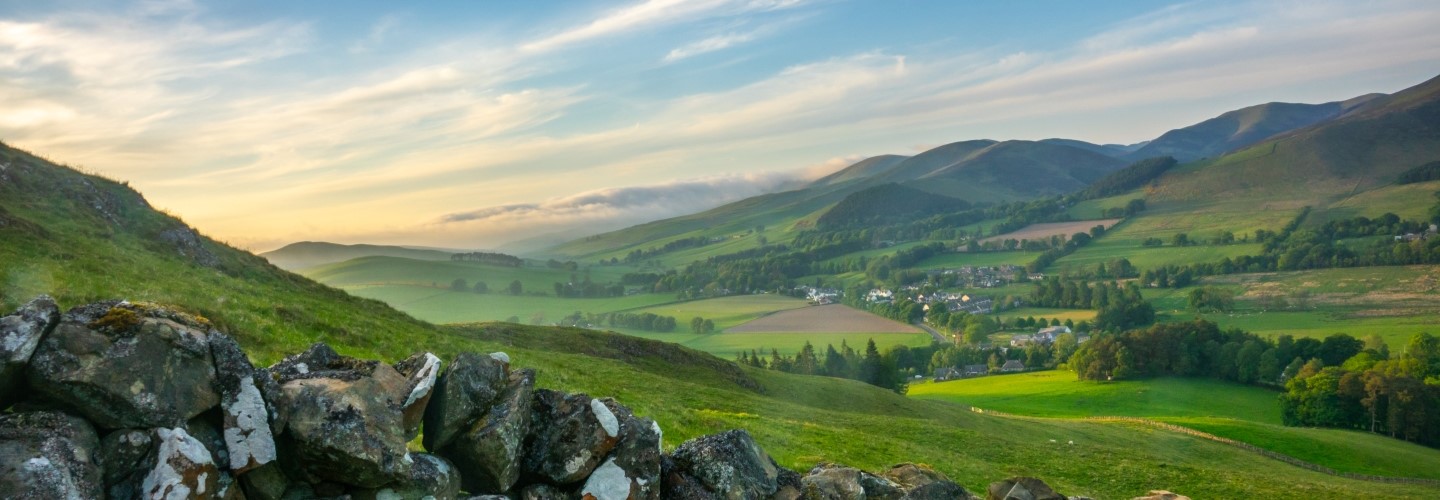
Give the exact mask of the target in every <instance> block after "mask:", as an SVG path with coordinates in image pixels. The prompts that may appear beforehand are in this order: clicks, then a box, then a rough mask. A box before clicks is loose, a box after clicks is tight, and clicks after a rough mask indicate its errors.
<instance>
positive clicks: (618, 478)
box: [580, 398, 662, 500]
mask: <svg viewBox="0 0 1440 500" xmlns="http://www.w3.org/2000/svg"><path fill="white" fill-rule="evenodd" d="M600 402H601V403H602V404H604V405H605V407H606V408H608V409H609V410H610V413H611V414H613V415H614V416H615V418H616V420H617V421H618V423H619V428H620V440H619V442H617V443H616V444H615V448H614V449H613V450H611V451H610V458H609V460H606V461H605V462H603V463H601V464H600V466H599V467H597V468H596V469H595V471H594V472H591V473H590V477H589V478H587V479H586V480H585V485H584V486H582V487H581V488H580V495H581V496H582V497H584V498H596V499H600V500H610V499H614V500H625V499H631V500H641V499H655V498H659V496H660V456H661V455H662V453H661V449H660V439H661V431H660V424H657V423H655V421H654V420H651V419H648V418H639V417H636V416H635V414H634V413H633V412H631V411H630V409H629V408H626V407H625V406H624V405H621V404H620V403H617V402H616V401H615V400H613V399H610V398H605V399H601V400H600Z"/></svg>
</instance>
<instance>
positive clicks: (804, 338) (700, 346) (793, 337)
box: [616, 328, 931, 359]
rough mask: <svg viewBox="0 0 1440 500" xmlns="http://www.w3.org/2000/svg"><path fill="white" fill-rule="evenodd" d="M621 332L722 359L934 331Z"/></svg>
mask: <svg viewBox="0 0 1440 500" xmlns="http://www.w3.org/2000/svg"><path fill="white" fill-rule="evenodd" d="M616 330H617V331H619V332H620V333H624V334H626V335H632V336H636V337H643V338H647V339H652V340H660V341H664V342H670V343H674V344H680V345H683V346H685V347H689V348H691V349H695V350H697V351H704V352H707V353H710V354H713V355H715V356H716V357H718V358H722V359H734V358H735V355H736V354H739V353H740V352H741V351H745V352H749V351H751V350H754V351H755V352H757V353H761V354H764V355H765V356H766V357H767V359H768V357H769V355H770V350H771V349H774V350H776V351H779V352H780V354H783V355H786V356H790V355H794V354H795V353H796V352H799V351H800V348H801V347H804V346H805V343H806V342H809V343H810V345H812V346H815V348H816V350H817V351H819V352H820V353H821V354H824V350H825V346H826V345H827V344H829V345H833V346H835V349H837V350H838V349H840V344H841V342H844V343H846V344H849V345H850V347H851V348H853V349H855V350H857V351H863V350H864V349H865V343H866V342H867V341H869V340H874V341H875V345H876V346H877V347H879V348H880V350H881V351H884V350H885V349H887V348H889V347H892V346H897V345H903V346H908V347H924V346H928V345H930V341H931V339H930V334H928V333H800V332H777V333H711V334H707V335H697V334H694V333H689V332H684V333H680V332H672V333H655V332H642V331H638V330H636V331H631V330H626V329H623V328H620V329H616Z"/></svg>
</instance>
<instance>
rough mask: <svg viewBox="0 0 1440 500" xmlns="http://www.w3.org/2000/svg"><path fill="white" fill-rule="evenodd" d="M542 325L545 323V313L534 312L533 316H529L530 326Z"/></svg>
mask: <svg viewBox="0 0 1440 500" xmlns="http://www.w3.org/2000/svg"><path fill="white" fill-rule="evenodd" d="M544 323H545V313H544V312H542V311H535V314H531V315H530V324H532V325H540V324H544Z"/></svg>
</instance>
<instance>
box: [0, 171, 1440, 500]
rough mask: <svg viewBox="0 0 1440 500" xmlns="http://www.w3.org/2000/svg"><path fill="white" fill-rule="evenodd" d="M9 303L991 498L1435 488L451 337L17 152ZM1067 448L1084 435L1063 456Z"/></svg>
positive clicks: (1153, 436)
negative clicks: (557, 398)
mask: <svg viewBox="0 0 1440 500" xmlns="http://www.w3.org/2000/svg"><path fill="white" fill-rule="evenodd" d="M0 162H3V164H4V165H6V168H5V169H4V170H3V171H0V180H3V182H0V210H3V211H0V217H3V221H4V223H3V224H0V283H3V286H0V304H3V305H4V307H5V308H7V309H10V308H14V307H16V306H18V305H19V304H20V303H22V302H23V301H26V300H28V299H29V298H30V297H32V296H33V295H35V294H39V293H50V294H52V295H54V296H55V297H56V299H57V300H58V301H59V302H60V303H61V304H62V305H63V306H67V307H68V306H73V305H77V304H80V303H84V302H88V301H93V300H98V299H105V298H111V297H126V298H129V299H131V300H148V301H157V302H165V303H171V304H175V305H177V306H179V307H181V308H184V309H187V310H189V311H193V312H195V313H198V314H201V315H203V316H205V317H207V318H209V319H210V320H211V321H213V322H214V323H215V324H216V325H217V326H218V327H219V328H221V329H224V330H227V331H229V332H231V333H232V334H234V335H235V336H236V337H237V338H238V339H239V340H240V342H241V343H242V345H244V347H245V348H246V350H247V352H249V353H250V354H251V355H252V356H253V357H254V358H255V361H256V362H259V363H262V364H267V363H270V362H273V361H275V360H277V359H278V358H279V357H280V356H282V355H283V354H286V353H293V352H298V351H299V350H301V349H303V348H304V347H305V346H307V345H308V344H310V343H311V342H315V341H324V342H328V343H330V344H332V345H334V346H335V347H336V348H337V350H339V351H340V352H342V353H344V354H347V355H354V356H363V357H376V358H382V359H386V360H396V359H400V358H402V357H403V356H405V355H407V354H409V353H411V352H413V351H415V350H418V349H422V348H424V349H429V350H433V351H434V352H436V353H437V354H440V355H441V356H442V357H444V358H449V357H450V356H451V355H453V354H454V353H456V352H458V351H461V350H478V351H489V350H505V351H506V352H508V353H510V354H511V355H512V356H514V358H515V359H516V360H517V364H518V365H520V366H528V367H535V368H538V369H540V377H539V383H540V385H542V386H545V387H554V388H559V389H564V390H570V391H586V392H590V393H593V394H603V395H610V396H614V397H616V398H618V399H619V400H620V401H622V402H624V403H626V404H627V405H629V406H631V407H632V408H634V409H635V410H636V412H637V413H639V414H641V415H645V416H651V417H654V418H655V419H656V420H658V421H660V422H661V425H662V426H663V427H664V429H665V433H664V443H665V446H666V447H673V446H675V445H676V444H677V443H679V442H681V441H683V440H685V439H689V438H692V437H695V436H698V435H700V434H704V433H711V432H715V431H719V430H722V429H728V428H734V427H742V428H746V429H748V430H749V431H750V432H751V433H752V434H754V435H755V437H756V440H757V441H758V442H759V443H760V444H761V445H763V446H764V447H765V448H766V449H767V450H768V451H770V452H771V454H773V455H774V456H775V457H776V459H777V460H779V461H780V463H781V464H782V465H784V466H787V467H791V468H796V469H805V468H808V467H810V466H812V465H813V464H814V463H815V462H817V461H820V460H832V461H839V462H844V463H847V464H851V465H855V466H859V467H863V468H867V469H878V468H881V467H883V466H887V465H890V464H892V463H895V462H898V461H902V460H909V461H916V462H922V463H929V464H933V465H934V466H935V467H937V468H938V469H940V470H941V471H943V472H945V473H946V474H948V475H950V477H952V478H954V479H956V480H957V481H959V482H961V483H963V484H965V485H967V486H969V487H971V488H972V489H973V488H983V486H984V485H985V484H988V483H989V482H990V481H994V480H997V479H1000V478H1003V477H1007V476H1010V475H1021V474H1023V475H1034V476H1040V477H1043V478H1045V480H1046V481H1047V482H1049V483H1050V484H1052V485H1055V486H1056V487H1057V488H1059V489H1061V490H1062V491H1066V492H1067V493H1071V494H1081V495H1088V496H1094V497H1101V498H1110V497H1129V496H1134V495H1138V494H1141V493H1143V492H1145V491H1147V490H1149V489H1152V488H1157V487H1161V488H1168V489H1172V490H1177V491H1182V492H1185V493H1187V494H1189V495H1194V496H1195V497H1198V498H1238V497H1272V498H1308V497H1312V496H1316V495H1321V494H1323V495H1327V496H1339V497H1345V498H1366V497H1372V498H1385V497H1405V496H1410V497H1413V496H1417V495H1418V496H1434V495H1437V494H1440V489H1434V488H1424V487H1418V486H1402V485H1387V484H1378V483H1366V482H1360V481H1354V480H1347V479H1342V478H1337V477H1332V476H1326V475H1323V474H1318V473H1314V472H1309V471H1305V470H1302V469H1298V468H1295V467H1290V466H1286V465H1283V464H1280V463H1278V462H1275V461H1273V460H1271V459H1268V458H1264V457H1261V456H1259V455H1256V454H1253V453H1250V452H1245V451H1243V450H1239V449H1236V448H1233V447H1229V446H1224V445H1220V444H1217V443H1212V442H1209V441H1204V440H1198V439H1195V438H1192V437H1189V436H1185V435H1181V434H1175V433H1169V432H1161V431H1156V430H1154V429H1150V428H1145V427H1136V426H1132V425H1128V424H1122V423H1098V422H1082V421H1028V420H1016V419H1008V418H996V417H990V416H984V415H977V414H973V413H971V412H969V411H967V410H965V409H962V408H959V407H956V406H953V405H947V404H942V403H934V402H926V401H919V400H915V399H909V398H905V397H902V396H898V395H896V394H894V393H891V392H889V391H884V390H878V389H875V388H873V387H870V386H867V385H864V384H861V383H857V382H853V381H847V380H839V379H830V378H822V377H807V376H794V375H787V374H783V373H776V372H769V371H761V370H754V369H748V368H738V367H736V366H735V365H733V364H730V363H728V362H725V361H721V360H718V359H716V358H713V357H710V356H707V355H704V354H701V353H698V352H696V351H693V350H689V349H685V348H680V347H675V346H672V345H668V344H665V343H661V342H654V341H647V340H642V339H634V338H631V337H625V336H620V335H614V334H607V333H601V332H591V331H583V330H574V329H554V328H534V327H521V326H517V325H509V324H489V325H472V326H462V327H446V328H442V327H436V326H434V325H431V324H428V323H424V322H420V321H417V320H414V319H413V318H410V317H409V316H407V315H405V314H402V313H399V312H397V311H395V310H394V309H391V308H390V307H388V306H386V305H384V304H382V303H380V302H377V301H373V300H367V299H361V298H356V297H353V296H350V295H347V294H345V293H343V292H341V291H339V290H336V289H333V288H329V287H326V286H323V285H319V284H317V283H315V282H313V281H310V280H308V279H305V278H302V277H300V276H298V275H294V274H291V273H288V272H286V271H283V270H280V269H279V268H276V267H274V266H272V265H270V264H268V263H266V262H265V261H264V260H263V259H260V258H259V257H255V256H253V255H249V254H247V253H244V252H241V251H238V250H235V249H233V248H230V247H227V246H224V245H221V244H218V243H216V242H214V241H212V240H209V239H207V238H204V237H199V236H195V235H194V233H193V232H190V231H189V230H188V228H186V227H185V226H184V225H183V223H181V222H180V221H179V220H177V219H174V218H173V217H170V216H167V215H164V214H161V213H159V212H156V211H154V210H152V209H150V208H149V206H148V205H147V204H146V203H145V202H144V200H143V199H142V198H141V197H140V196H139V195H138V194H137V193H135V192H134V191H133V190H130V189H129V188H127V187H125V186H122V185H120V184H118V183H114V182H111V181H107V180H105V179H102V178H98V177H94V176H88V175H84V174H80V173H78V172H75V171H73V170H70V169H65V168H61V167H58V166H55V165H53V164H50V163H49V162H46V161H44V160H41V159H38V158H35V157H33V156H31V155H28V154H26V153H23V152H18V151H14V150H11V149H9V148H4V149H0ZM1050 440H1062V441H1069V440H1073V441H1075V442H1076V445H1075V446H1073V447H1067V448H1058V447H1056V446H1055V445H1054V444H1051V443H1050Z"/></svg>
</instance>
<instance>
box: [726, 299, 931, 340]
mask: <svg viewBox="0 0 1440 500" xmlns="http://www.w3.org/2000/svg"><path fill="white" fill-rule="evenodd" d="M727 331H729V332H731V333H769V332H784V333H861V332H890V333H918V332H920V329H919V328H916V327H914V326H911V325H907V324H905V323H901V322H898V321H895V320H892V319H887V318H882V317H880V316H876V315H874V314H871V313H869V312H866V311H861V310H858V309H855V308H852V307H850V306H845V305H840V304H830V305H824V306H814V307H806V308H800V309H790V310H787V311H782V312H777V313H774V314H769V315H765V316H761V317H759V318H756V319H754V320H752V321H749V322H746V323H744V324H741V325H739V326H735V327H731V328H729V329H728V330H727Z"/></svg>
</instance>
